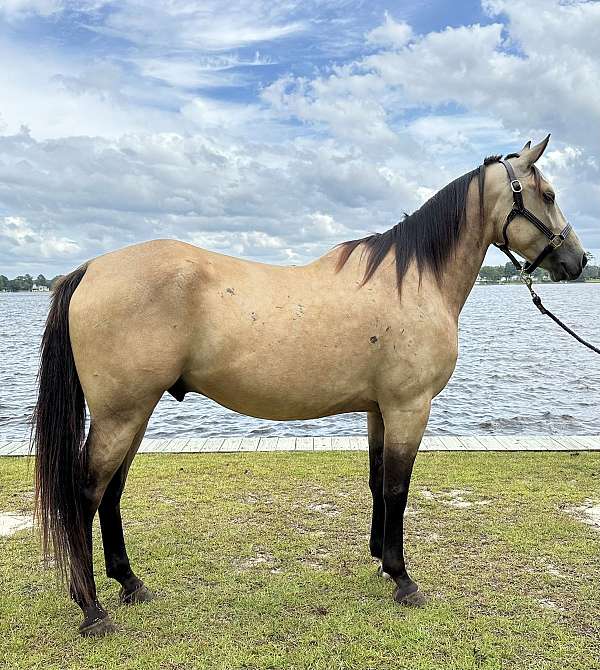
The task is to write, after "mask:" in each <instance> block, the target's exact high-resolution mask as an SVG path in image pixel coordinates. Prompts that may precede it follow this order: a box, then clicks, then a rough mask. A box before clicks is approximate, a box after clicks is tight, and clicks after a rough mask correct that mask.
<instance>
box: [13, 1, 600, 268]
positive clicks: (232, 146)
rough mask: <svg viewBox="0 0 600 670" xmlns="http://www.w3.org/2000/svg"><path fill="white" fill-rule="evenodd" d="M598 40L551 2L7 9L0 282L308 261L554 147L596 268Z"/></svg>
mask: <svg viewBox="0 0 600 670" xmlns="http://www.w3.org/2000/svg"><path fill="white" fill-rule="evenodd" d="M598 25H600V5H599V3H594V2H580V1H569V2H559V1H558V0H529V1H527V2H524V1H523V0H512V1H510V2H509V0H483V1H482V2H475V1H471V0H469V1H466V0H464V1H462V2H454V3H448V2H442V1H440V0H431V1H424V2H393V3H392V2H383V1H381V0H376V1H374V2H373V1H372V2H363V1H358V0H330V1H329V2H327V3H323V2H319V1H317V0H305V1H304V2H300V1H299V0H286V1H285V2H266V0H252V1H250V0H232V1H231V2H229V3H222V2H221V1H220V0H204V1H203V2H202V3H200V2H192V1H190V0H170V1H169V2H165V3H156V2H150V1H149V0H120V1H119V2H113V1H112V0H108V1H107V0H75V1H67V0H0V59H1V60H0V62H1V63H2V68H0V90H1V91H2V96H0V272H1V273H3V274H8V275H11V276H12V275H14V274H17V273H19V272H26V271H29V272H33V273H37V272H44V273H46V274H55V273H58V272H64V271H66V270H68V269H70V268H72V267H73V266H74V265H76V264H77V263H79V262H81V261H82V260H85V259H87V258H90V257H93V256H96V255H98V254H101V253H104V252H106V251H109V250H111V249H114V248H117V247H120V246H123V245H125V244H131V243H134V242H137V241H141V240H144V239H150V238H156V237H177V238H179V239H184V240H186V241H189V242H192V243H195V244H198V245H200V246H204V247H208V248H211V249H214V250H217V251H222V252H224V253H230V254H234V255H243V256H246V257H248V258H255V259H258V260H263V261H267V262H274V263H302V262H306V261H308V260H310V259H312V258H314V257H316V256H318V255H320V254H322V253H324V252H325V251H326V250H327V249H328V248H330V247H331V246H332V245H333V244H335V243H336V242H338V241H340V240H343V239H348V238H351V237H355V236H357V235H364V234H366V233H368V232H372V231H374V230H384V229H386V228H389V227H390V226H391V225H393V224H394V223H395V222H396V221H397V220H398V218H399V217H400V216H401V215H402V212H404V211H412V210H413V209H415V208H416V207H418V206H419V205H420V204H421V203H422V202H423V201H424V200H425V199H426V198H427V197H429V196H430V195H431V194H432V193H434V192H435V191H436V190H437V189H439V188H440V187H442V186H443V185H444V184H445V183H447V182H448V181H450V180H451V179H453V178H454V177H456V176H458V175H459V174H462V173H464V172H465V171H467V170H469V169H471V168H473V167H474V166H475V165H477V164H478V163H479V162H480V161H481V159H482V158H483V156H484V155H487V154H490V153H498V152H508V151H514V150H517V149H518V148H520V147H521V146H522V144H523V143H524V142H525V141H526V140H528V139H533V140H539V139H541V138H542V137H543V136H544V135H545V134H546V133H547V132H552V133H553V137H552V143H551V146H550V148H549V150H548V151H547V153H546V155H545V156H544V158H543V162H542V164H541V167H542V169H543V170H544V172H545V174H546V175H547V176H548V177H549V178H550V179H551V180H552V181H553V183H554V185H555V186H556V188H557V190H558V193H559V202H560V204H561V207H562V209H563V211H565V213H566V214H567V216H568V217H569V219H570V220H571V221H572V222H573V224H574V225H575V227H576V228H577V230H578V232H579V233H580V236H581V238H582V241H583V242H584V245H585V246H586V247H587V248H589V249H591V250H592V251H593V252H597V250H598V249H600V233H599V232H598V225H597V221H598V215H599V214H600V178H599V177H600V175H599V174H598V173H599V170H600V168H599V153H600V133H599V132H598V128H599V127H600V123H599V121H600V91H599V89H598V86H597V82H598V80H599V78H600V46H599V41H598V40H597V28H598ZM488 260H489V261H491V262H496V261H497V262H501V259H500V257H499V256H494V255H493V254H491V255H490V257H489V258H488Z"/></svg>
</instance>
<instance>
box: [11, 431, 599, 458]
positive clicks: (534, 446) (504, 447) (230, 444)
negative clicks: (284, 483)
mask: <svg viewBox="0 0 600 670" xmlns="http://www.w3.org/2000/svg"><path fill="white" fill-rule="evenodd" d="M367 450H368V443H367V437H366V435H348V436H335V437H225V436H224V437H183V438H151V437H149V438H145V439H144V440H143V441H142V444H141V446H140V449H139V453H141V454H185V453H192V454H197V453H238V452H240V453H241V452H265V451H266V452H272V451H367ZM420 451H422V452H427V451H571V452H573V451H600V435H568V436H565V435H551V436H550V435H544V436H540V435H477V436H473V435H468V436H463V437H450V436H445V435H440V436H435V435H428V436H425V437H424V438H423V441H422V442H421V447H420ZM29 455H30V451H29V443H28V442H25V441H22V440H21V441H14V440H12V441H11V440H8V439H2V438H1V437H0V456H29Z"/></svg>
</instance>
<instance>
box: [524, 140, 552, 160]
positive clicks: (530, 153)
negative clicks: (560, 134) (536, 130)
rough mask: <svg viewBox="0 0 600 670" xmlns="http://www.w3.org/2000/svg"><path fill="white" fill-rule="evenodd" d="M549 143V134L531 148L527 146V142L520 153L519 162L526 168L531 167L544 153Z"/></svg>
mask: <svg viewBox="0 0 600 670" xmlns="http://www.w3.org/2000/svg"><path fill="white" fill-rule="evenodd" d="M549 141H550V134H549V133H548V135H547V136H546V137H545V138H544V139H543V140H542V141H541V142H540V143H539V144H536V145H535V146H533V147H532V146H528V145H529V142H527V144H526V145H525V147H523V150H522V151H521V160H522V161H524V162H525V164H526V165H527V166H528V167H531V166H532V165H533V164H534V163H535V162H536V161H537V160H538V159H539V157H540V156H541V155H542V154H543V153H544V151H545V150H546V147H547V146H548V142H549Z"/></svg>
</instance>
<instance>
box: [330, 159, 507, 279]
mask: <svg viewBox="0 0 600 670" xmlns="http://www.w3.org/2000/svg"><path fill="white" fill-rule="evenodd" d="M499 160H500V156H489V157H488V158H486V159H485V161H484V164H483V165H481V166H479V167H477V168H476V169H475V170H472V171H471V172H467V174H464V175H463V176H462V177H459V178H458V179H455V180H454V181H453V182H451V183H450V184H448V185H447V186H444V188H443V189H442V190H441V191H438V192H437V193H436V194H435V195H434V196H433V197H432V198H430V199H429V200H428V201H427V202H426V203H425V204H424V205H422V206H421V207H420V208H419V209H418V210H417V211H416V212H414V213H413V214H410V215H408V214H407V215H405V217H404V219H402V221H400V222H399V223H397V224H396V225H395V226H394V227H393V228H390V230H387V231H386V232H385V233H375V234H374V235H369V236H368V237H363V238H361V239H358V240H349V241H348V242H342V243H341V244H340V245H339V248H340V250H341V251H340V256H339V259H338V262H337V268H336V269H337V271H339V270H341V269H342V268H343V267H344V265H345V264H346V262H347V261H348V259H349V258H350V256H351V255H352V252H353V251H354V250H355V249H356V248H357V247H359V246H361V245H362V246H363V250H362V253H363V254H365V255H366V259H367V267H366V269H365V274H364V277H363V280H362V284H363V285H364V284H366V283H367V282H368V281H369V279H371V277H372V276H373V274H374V273H375V271H376V270H377V268H378V267H379V266H380V265H381V263H382V262H383V260H384V258H385V257H386V256H387V254H388V252H389V250H390V249H391V248H393V249H394V252H395V256H396V278H397V283H398V291H400V289H401V286H402V280H403V279H404V275H405V274H406V271H407V270H408V267H409V265H410V264H411V262H412V260H413V259H415V260H416V262H417V267H418V269H419V276H421V274H422V273H423V270H426V269H427V270H430V271H431V272H432V273H433V275H434V276H435V278H436V280H437V281H438V282H440V281H441V279H442V273H443V270H444V267H445V265H446V262H447V260H448V258H449V257H450V255H451V254H452V253H453V252H454V250H455V248H456V246H457V244H458V241H459V239H460V235H461V232H462V230H463V228H464V223H465V215H466V205H467V193H468V190H469V185H470V183H471V180H472V179H474V178H475V177H477V178H478V180H479V209H480V218H481V219H482V215H483V208H482V205H483V180H484V174H485V166H486V165H489V164H490V163H495V162H498V161H499Z"/></svg>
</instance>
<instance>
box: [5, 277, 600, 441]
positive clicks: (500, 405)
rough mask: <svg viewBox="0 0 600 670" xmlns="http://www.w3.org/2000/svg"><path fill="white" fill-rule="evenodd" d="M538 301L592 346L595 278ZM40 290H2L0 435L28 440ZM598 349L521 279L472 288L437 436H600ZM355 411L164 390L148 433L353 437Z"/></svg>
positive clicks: (597, 296)
mask: <svg viewBox="0 0 600 670" xmlns="http://www.w3.org/2000/svg"><path fill="white" fill-rule="evenodd" d="M539 292H540V294H541V295H542V297H543V299H544V303H545V304H546V306H547V307H548V308H549V309H551V310H552V311H555V312H556V313H557V314H558V316H559V317H560V318H562V319H563V321H565V322H566V323H567V324H568V325H570V326H571V327H573V328H574V329H575V330H576V331H577V332H578V333H579V334H580V335H581V336H582V337H584V338H585V339H589V340H590V341H592V342H593V343H595V344H596V345H598V344H600V329H599V328H598V323H599V318H598V317H599V316H600V284H560V285H543V286H540V287H539ZM48 303H49V296H48V294H35V293H0V437H1V438H9V439H16V440H17V439H27V437H28V434H29V427H28V420H29V417H30V416H31V412H32V409H33V405H34V402H35V378H36V372H37V364H38V347H39V342H40V338H41V333H42V329H43V326H44V320H45V318H46V312H47V309H48ZM599 407H600V356H597V355H596V354H594V353H593V352H591V351H589V350H588V349H586V348H585V347H583V346H582V345H580V344H578V343H577V342H576V341H575V340H573V339H572V338H571V337H569V336H568V335H566V334H565V333H564V332H563V331H562V330H560V329H559V328H558V326H556V325H555V324H554V323H553V322H552V321H551V320H550V319H549V318H548V317H544V316H542V315H541V314H540V313H539V312H538V311H537V310H536V309H535V307H534V306H533V304H532V303H531V300H530V298H529V294H528V292H527V290H526V288H525V287H524V286H519V285H511V286H476V287H475V288H474V289H473V293H472V294H471V296H470V298H469V300H468V302H467V304H466V306H465V308H464V310H463V313H462V315H461V321H460V355H459V360H458V365H457V368H456V372H455V373H454V376H453V377H452V379H451V381H450V383H449V384H448V386H447V387H446V389H445V390H444V391H443V392H442V393H441V394H440V395H439V396H438V397H437V398H436V399H435V400H434V402H433V407H432V411H431V418H430V420H429V427H428V433H429V434H437V435H470V434H473V435H475V434H479V435H481V434H486V433H495V434H511V433H512V434H514V433H521V434H523V433H527V434H530V435H534V434H538V435H542V434H553V433H561V434H565V435H569V434H571V435H573V434H580V435H585V434H587V435H589V434H600V416H599V412H598V408H599ZM365 432H366V417H365V415H363V414H345V415H340V416H335V417H328V418H325V419H319V420H315V421H290V422H275V421H264V420H261V419H254V418H250V417H246V416H242V415H240V414H236V413H235V412H232V411H230V410H227V409H224V408H223V407H221V406H219V405H217V404H216V403H214V402H212V401H211V400H208V399H206V398H203V397H201V396H198V395H194V394H190V395H187V396H186V399H185V401H184V402H183V403H178V402H176V401H175V400H174V399H173V398H171V396H170V395H168V394H165V396H164V397H163V399H162V400H161V401H160V403H159V405H158V407H157V408H156V410H155V412H154V414H153V416H152V419H151V420H150V424H149V426H148V431H147V433H146V434H147V435H148V436H149V437H175V436H177V437H186V436H190V437H191V436H195V437H200V436H217V435H239V436H241V435H245V436H256V435H280V436H294V435H297V436H299V435H352V434H364V433H365Z"/></svg>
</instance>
